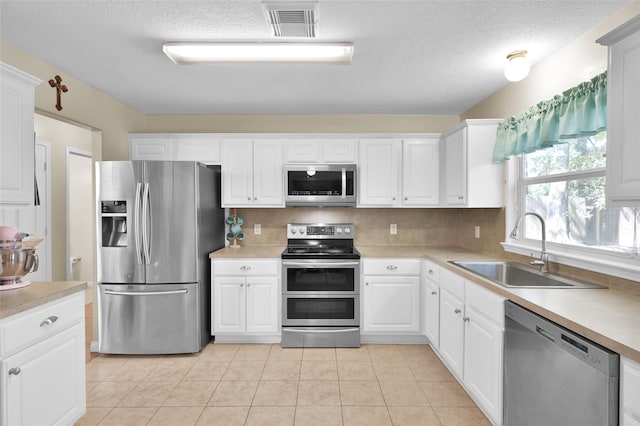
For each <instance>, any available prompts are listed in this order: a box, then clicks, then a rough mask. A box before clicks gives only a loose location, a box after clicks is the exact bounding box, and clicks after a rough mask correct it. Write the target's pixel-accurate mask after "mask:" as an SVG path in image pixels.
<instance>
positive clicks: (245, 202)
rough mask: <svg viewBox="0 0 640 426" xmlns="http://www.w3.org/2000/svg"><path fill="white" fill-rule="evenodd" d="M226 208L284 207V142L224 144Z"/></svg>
mask: <svg viewBox="0 0 640 426" xmlns="http://www.w3.org/2000/svg"><path fill="white" fill-rule="evenodd" d="M221 151H222V154H221V158H222V205H223V207H283V206H284V181H283V172H282V166H283V162H282V159H283V142H282V140H281V139H257V140H255V141H254V140H253V139H224V140H222V142H221Z"/></svg>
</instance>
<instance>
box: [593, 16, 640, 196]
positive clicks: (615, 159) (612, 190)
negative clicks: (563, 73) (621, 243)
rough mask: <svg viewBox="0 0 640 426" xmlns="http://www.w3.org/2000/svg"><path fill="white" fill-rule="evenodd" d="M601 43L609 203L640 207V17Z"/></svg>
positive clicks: (604, 38)
mask: <svg viewBox="0 0 640 426" xmlns="http://www.w3.org/2000/svg"><path fill="white" fill-rule="evenodd" d="M598 43H600V44H603V45H605V46H609V70H608V74H607V189H606V196H607V203H608V204H610V205H612V206H620V207H622V206H640V167H638V159H639V158H640V139H639V135H640V120H638V111H640V97H639V96H638V93H640V16H638V17H636V18H634V19H632V20H631V21H629V22H627V23H626V24H624V25H622V26H620V27H619V28H617V29H615V30H613V31H612V32H610V33H609V34H607V35H605V36H604V37H602V38H600V39H598Z"/></svg>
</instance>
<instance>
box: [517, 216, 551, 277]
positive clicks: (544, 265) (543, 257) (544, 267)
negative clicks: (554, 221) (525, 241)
mask: <svg viewBox="0 0 640 426" xmlns="http://www.w3.org/2000/svg"><path fill="white" fill-rule="evenodd" d="M529 215H531V216H535V217H537V218H538V219H540V224H541V225H542V251H541V252H540V259H536V260H532V261H531V262H529V263H530V264H531V265H533V266H539V267H540V272H549V265H548V263H549V255H548V254H547V227H546V224H545V222H544V219H543V218H542V216H540V215H539V214H538V213H533V212H526V213H525V214H523V215H522V216H520V219H518V221H517V222H516V226H514V227H513V231H511V234H510V237H511V238H514V239H518V227H519V226H520V222H522V219H524V218H525V217H527V216H529Z"/></svg>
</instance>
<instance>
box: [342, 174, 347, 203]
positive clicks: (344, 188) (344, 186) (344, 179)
mask: <svg viewBox="0 0 640 426" xmlns="http://www.w3.org/2000/svg"><path fill="white" fill-rule="evenodd" d="M346 197H347V169H345V168H344V167H343V168H342V197H341V198H343V199H344V198H346Z"/></svg>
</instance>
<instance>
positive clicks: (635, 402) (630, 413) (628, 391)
mask: <svg viewBox="0 0 640 426" xmlns="http://www.w3.org/2000/svg"><path fill="white" fill-rule="evenodd" d="M620 425H621V426H640V363H638V362H635V361H633V360H630V359H629V358H625V357H620Z"/></svg>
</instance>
